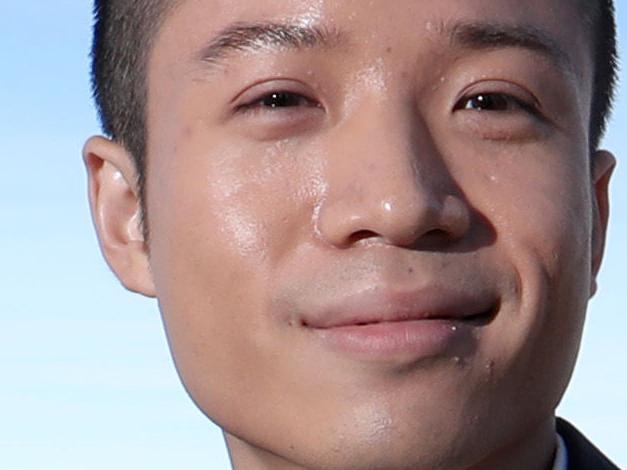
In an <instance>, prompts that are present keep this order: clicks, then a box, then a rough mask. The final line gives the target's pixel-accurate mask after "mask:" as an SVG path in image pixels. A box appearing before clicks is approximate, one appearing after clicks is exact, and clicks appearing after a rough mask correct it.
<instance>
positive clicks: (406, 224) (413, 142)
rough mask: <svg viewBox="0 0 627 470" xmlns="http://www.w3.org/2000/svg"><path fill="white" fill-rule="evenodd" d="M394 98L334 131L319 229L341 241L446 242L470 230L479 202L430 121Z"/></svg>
mask: <svg viewBox="0 0 627 470" xmlns="http://www.w3.org/2000/svg"><path fill="white" fill-rule="evenodd" d="M387 105H388V106H384V107H386V108H387V109H386V110H385V111H384V110H382V109H381V108H382V107H379V106H374V105H373V106H371V108H370V109H362V110H360V111H359V112H356V113H355V115H354V117H352V118H351V119H347V120H346V121H345V122H344V123H343V125H342V126H338V127H336V128H335V129H334V131H333V132H332V133H331V136H330V137H329V144H328V145H329V148H328V150H329V152H330V158H329V160H328V167H327V183H328V187H327V192H326V193H325V196H324V198H323V199H322V200H321V202H320V204H319V208H318V211H317V219H316V220H315V224H316V228H317V232H318V235H319V236H320V237H321V238H322V239H323V240H325V241H326V242H327V243H330V244H332V245H334V246H337V247H340V248H346V247H350V246H352V245H355V244H357V243H363V242H366V241H369V242H378V243H384V244H387V245H396V246H402V247H410V248H413V249H444V248H445V247H446V246H448V245H450V244H453V243H455V242H456V241H458V240H459V239H461V238H463V237H464V236H465V235H466V234H467V233H468V231H469V228H470V225H471V209H470V207H469V205H468V203H467V201H466V200H465V198H464V196H463V195H462V194H461V191H460V189H459V188H458V186H457V184H456V182H455V181H454V180H453V178H452V177H451V175H450V173H449V171H448V169H447V167H446V162H445V161H444V159H443V158H442V156H441V155H440V154H439V152H438V149H437V146H436V144H435V142H434V139H433V138H432V136H431V133H430V132H429V129H428V127H427V125H426V124H425V122H424V120H422V119H421V118H420V117H419V116H416V115H415V114H414V113H412V112H409V111H405V112H399V111H398V110H397V111H396V112H390V106H389V103H387Z"/></svg>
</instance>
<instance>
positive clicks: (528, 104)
mask: <svg viewBox="0 0 627 470" xmlns="http://www.w3.org/2000/svg"><path fill="white" fill-rule="evenodd" d="M482 94H483V95H489V94H493V95H504V96H508V97H511V98H512V99H514V100H516V101H518V102H519V104H521V106H522V107H523V108H525V109H527V110H529V111H530V112H534V113H541V111H542V105H541V103H540V100H539V99H538V98H537V96H536V95H535V94H534V93H532V92H531V91H529V90H528V89H527V88H526V87H525V86H522V85H520V84H518V83H515V82H511V81H505V80H481V81H479V82H474V83H472V84H471V85H469V86H467V87H466V88H464V89H463V90H462V92H461V93H459V95H458V96H457V97H456V99H455V102H454V104H453V108H452V109H453V110H454V111H457V110H459V106H458V105H459V103H460V102H462V101H465V100H469V99H470V98H472V97H474V96H477V95H482Z"/></svg>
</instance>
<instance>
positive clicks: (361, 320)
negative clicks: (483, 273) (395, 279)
mask: <svg viewBox="0 0 627 470" xmlns="http://www.w3.org/2000/svg"><path fill="white" fill-rule="evenodd" d="M497 306H498V301H497V299H496V296H495V295H492V294H491V293H490V292H488V291H481V290H468V291H465V290H462V289H451V288H442V287H432V288H427V289H420V290H415V291H409V292H395V291H392V290H383V289H369V290H366V291H363V292H360V293H358V294H353V295H349V296H346V297H344V298H343V299H341V300H340V301H339V302H336V303H334V304H332V305H329V306H328V307H326V308H324V309H321V310H319V311H317V312H314V313H311V314H309V316H307V317H306V318H303V321H302V324H303V326H305V327H307V328H309V329H310V330H312V331H313V332H314V333H315V334H316V336H317V337H318V339H319V340H320V341H321V342H322V344H323V345H324V346H325V347H328V348H330V349H331V350H333V351H335V352H339V353H341V354H343V355H349V356H351V357H354V358H356V359H359V360H369V361H372V360H374V361H380V360H384V361H390V360H392V361H394V360H396V361H406V360H411V361H416V360H420V359H426V358H433V357H437V356H446V357H455V356H466V355H468V354H470V352H471V351H472V350H473V349H474V347H475V343H476V340H477V335H476V333H477V331H478V329H479V328H481V327H482V326H483V325H485V324H486V323H488V322H489V321H490V319H491V318H492V316H493V315H494V314H495V312H496V310H497Z"/></svg>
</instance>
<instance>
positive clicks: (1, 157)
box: [0, 0, 627, 470]
mask: <svg viewBox="0 0 627 470" xmlns="http://www.w3.org/2000/svg"><path fill="white" fill-rule="evenodd" d="M617 3H618V5H617V9H618V22H619V37H620V40H621V51H622V56H624V57H627V37H625V34H627V2H625V1H624V0H617ZM90 25H91V2H90V1H87V0H56V1H54V2H53V1H49V0H23V1H11V0H0V64H1V65H0V67H1V70H0V469H3V470H5V469H6V470H18V469H19V470H31V469H38V470H39V469H46V470H54V469H64V470H74V469H93V470H98V469H112V468H115V469H137V468H150V469H155V470H159V469H180V468H185V469H192V470H194V469H208V468H210V469H217V470H220V469H227V468H229V466H228V459H227V455H226V451H225V448H224V444H223V441H222V436H221V434H220V432H219V430H218V429H217V428H216V427H215V426H213V425H212V424H210V422H209V421H208V420H207V419H206V418H205V417H204V416H203V415H202V414H201V413H200V412H199V411H197V409H196V408H195V407H194V405H193V404H192V403H191V401H190V400H189V398H188V397H187V395H186V394H185V392H184V390H183V388H182V386H181V385H180V383H179V380H178V377H177V375H176V372H175V370H174V367H173V365H172V362H171V360H170V356H169V352H168V349H167V344H166V341H165V337H164V334H163V331H162V326H161V320H160V316H159V313H158V310H157V306H156V303H155V302H154V301H152V300H148V299H145V298H142V297H139V296H137V295H133V294H130V293H128V292H126V291H124V290H123V289H122V288H121V287H120V285H119V283H118V282H117V280H116V279H115V278H114V276H113V275H112V274H111V273H110V272H109V270H108V268H107V267H106V265H105V263H104V262H103V260H102V258H101V256H100V253H99V251H98V245H97V242H96V238H95V236H94V233H93V230H92V226H91V221H90V216H89V210H88V205H87V200H86V196H85V194H86V186H85V172H84V170H83V166H82V161H81V147H82V145H83V142H84V140H85V138H86V137H88V136H90V135H92V134H94V133H97V132H98V131H99V128H98V123H97V120H96V113H95V111H94V108H93V105H92V101H91V98H90V90H89V80H88V50H89V43H90V35H91V32H90ZM621 33H622V34H621ZM626 60H627V59H626ZM622 75H623V80H624V81H625V83H627V75H626V74H622ZM618 98H619V99H618V102H617V105H616V112H615V114H614V118H613V121H612V123H611V125H610V131H609V133H608V135H607V137H606V139H605V147H606V148H609V149H611V150H612V151H614V152H615V153H616V154H617V156H618V159H619V166H618V169H617V171H616V173H615V177H614V180H613V186H612V201H613V206H612V219H611V223H610V229H609V237H608V244H607V251H606V258H605V263H604V266H603V270H602V273H601V276H600V282H599V285H600V289H599V292H598V294H597V296H596V297H595V298H594V299H593V301H592V303H591V306H590V309H589V313H588V315H589V316H588V321H587V325H586V330H585V334H584V339H583V345H582V352H581V354H580V357H579V362H578V365H577V368H576V370H575V375H574V377H573V380H572V382H571V385H570V388H569V390H568V392H567V393H566V396H565V398H564V400H563V402H562V404H561V406H560V408H559V410H558V412H559V414H560V415H561V416H564V417H566V418H568V419H570V420H571V421H573V422H574V423H576V425H577V426H578V427H579V428H580V429H581V430H582V431H584V432H585V433H586V434H587V435H588V436H589V437H590V438H591V439H592V440H593V441H594V442H595V443H596V444H597V445H598V446H599V447H600V448H601V449H603V451H604V452H605V453H606V454H607V455H609V456H610V457H611V458H612V459H613V460H614V461H615V463H617V464H618V465H619V466H620V467H625V468H627V444H626V442H627V431H626V430H627V367H626V365H625V363H626V361H627V309H626V308H625V305H626V302H625V298H624V297H623V296H624V295H625V291H626V290H627V289H626V288H627V281H626V278H627V275H626V266H627V243H626V242H627V163H625V162H624V160H625V159H627V132H625V130H627V87H622V88H620V93H619V97H618Z"/></svg>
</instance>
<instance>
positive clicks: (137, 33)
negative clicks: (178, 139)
mask: <svg viewBox="0 0 627 470" xmlns="http://www.w3.org/2000/svg"><path fill="white" fill-rule="evenodd" d="M174 6H175V0H95V1H94V20H95V22H94V33H93V34H94V35H93V43H92V50H91V59H92V62H91V83H92V91H93V95H94V99H95V101H96V107H97V109H98V115H99V118H100V123H101V125H102V129H103V132H104V133H105V134H106V135H107V136H108V137H110V138H111V139H113V140H115V141H117V142H119V143H120V144H122V145H123V146H124V148H125V149H126V150H127V151H128V152H129V153H130V154H131V156H132V158H133V160H134V163H135V170H136V175H137V185H138V190H139V197H140V201H141V204H142V218H143V216H144V213H145V210H144V209H145V207H144V201H145V189H146V184H145V177H146V175H145V171H144V170H145V166H146V164H145V159H146V141H147V131H148V129H147V127H146V111H145V110H146V102H147V78H148V77H147V66H148V57H149V54H150V51H151V49H152V42H153V40H154V38H155V36H156V34H157V31H158V30H159V29H160V26H161V22H162V21H163V19H164V18H165V16H166V15H167V13H168V11H169V9H170V8H172V7H174ZM142 222H143V220H142ZM143 225H144V230H145V234H147V232H146V230H147V229H146V225H145V224H143Z"/></svg>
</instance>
